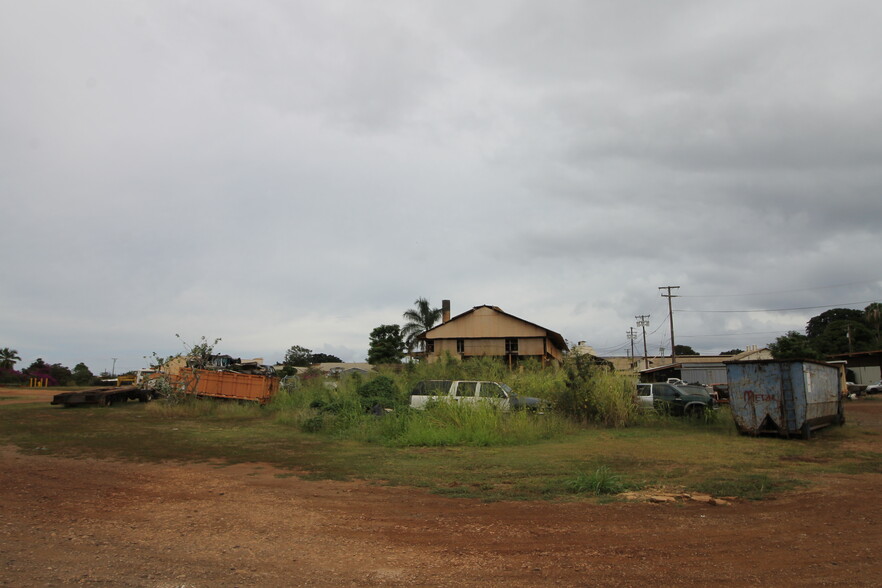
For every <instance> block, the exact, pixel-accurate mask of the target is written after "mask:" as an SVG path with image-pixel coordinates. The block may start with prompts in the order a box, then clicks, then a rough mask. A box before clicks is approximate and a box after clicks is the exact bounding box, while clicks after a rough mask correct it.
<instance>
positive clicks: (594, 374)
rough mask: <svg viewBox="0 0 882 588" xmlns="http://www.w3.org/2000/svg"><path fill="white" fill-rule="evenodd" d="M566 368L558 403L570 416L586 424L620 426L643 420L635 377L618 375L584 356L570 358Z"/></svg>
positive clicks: (565, 365)
mask: <svg viewBox="0 0 882 588" xmlns="http://www.w3.org/2000/svg"><path fill="white" fill-rule="evenodd" d="M563 370H564V373H565V377H564V381H565V388H564V389H563V391H562V392H561V393H560V395H559V397H558V399H557V401H558V402H557V406H558V408H559V409H560V410H561V411H563V412H564V413H566V414H567V415H569V416H571V417H572V418H574V419H576V420H578V421H581V422H584V423H598V424H601V425H604V426H607V427H616V428H619V427H626V426H630V425H633V424H635V423H636V422H637V421H638V420H639V418H640V412H639V408H638V406H637V405H636V404H635V402H634V393H635V391H636V386H635V381H634V378H633V377H629V376H623V375H621V374H617V373H615V372H613V371H612V370H611V369H609V368H607V367H605V366H603V365H601V364H598V363H596V362H594V361H593V360H592V358H590V357H588V356H584V355H575V356H569V357H567V359H566V361H565V362H564V368H563Z"/></svg>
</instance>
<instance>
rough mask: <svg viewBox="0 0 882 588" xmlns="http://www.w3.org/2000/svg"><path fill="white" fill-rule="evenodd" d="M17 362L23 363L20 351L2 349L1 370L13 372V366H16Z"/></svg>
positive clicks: (0, 356) (0, 350)
mask: <svg viewBox="0 0 882 588" xmlns="http://www.w3.org/2000/svg"><path fill="white" fill-rule="evenodd" d="M17 361H21V358H20V357H19V356H18V351H16V350H15V349H10V348H9V347H4V348H3V349H0V368H2V369H4V370H11V369H12V366H14V365H15V362H17Z"/></svg>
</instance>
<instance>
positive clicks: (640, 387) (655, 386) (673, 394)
mask: <svg viewBox="0 0 882 588" xmlns="http://www.w3.org/2000/svg"><path fill="white" fill-rule="evenodd" d="M637 402H638V404H640V405H641V406H644V407H646V408H654V409H655V410H658V411H659V412H665V413H668V414H674V415H690V416H698V415H702V414H704V412H705V411H707V410H714V409H717V408H719V406H718V405H717V403H716V401H715V400H714V398H713V396H711V395H710V393H709V392H708V391H707V388H705V387H704V386H699V385H696V384H668V383H667V382H647V383H641V384H637Z"/></svg>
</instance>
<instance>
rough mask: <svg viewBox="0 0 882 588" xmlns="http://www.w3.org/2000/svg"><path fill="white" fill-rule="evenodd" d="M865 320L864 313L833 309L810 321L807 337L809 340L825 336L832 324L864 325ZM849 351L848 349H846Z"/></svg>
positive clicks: (806, 331)
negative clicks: (852, 323) (853, 323)
mask: <svg viewBox="0 0 882 588" xmlns="http://www.w3.org/2000/svg"><path fill="white" fill-rule="evenodd" d="M864 320H865V316H864V313H863V312H861V311H860V310H854V309H853V308H831V309H830V310H826V311H824V312H822V313H821V314H819V315H818V316H813V317H812V318H810V319H809V322H808V324H806V326H805V335H806V337H808V338H809V339H814V338H816V337H820V336H822V335H823V334H824V330H825V329H826V328H827V327H828V326H829V325H830V324H831V323H835V322H839V321H854V322H858V323H863V322H864ZM846 351H847V349H846Z"/></svg>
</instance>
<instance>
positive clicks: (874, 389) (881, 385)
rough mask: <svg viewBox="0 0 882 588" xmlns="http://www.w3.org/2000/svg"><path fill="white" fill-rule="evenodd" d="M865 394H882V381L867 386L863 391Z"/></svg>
mask: <svg viewBox="0 0 882 588" xmlns="http://www.w3.org/2000/svg"><path fill="white" fill-rule="evenodd" d="M865 392H866V393H867V394H879V393H882V380H879V381H878V382H876V383H875V384H870V385H869V386H867V389H866V390H865Z"/></svg>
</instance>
